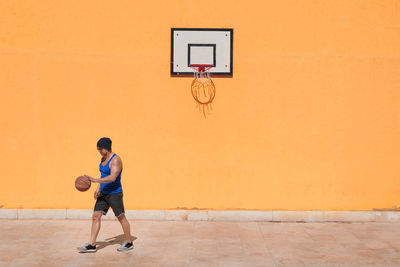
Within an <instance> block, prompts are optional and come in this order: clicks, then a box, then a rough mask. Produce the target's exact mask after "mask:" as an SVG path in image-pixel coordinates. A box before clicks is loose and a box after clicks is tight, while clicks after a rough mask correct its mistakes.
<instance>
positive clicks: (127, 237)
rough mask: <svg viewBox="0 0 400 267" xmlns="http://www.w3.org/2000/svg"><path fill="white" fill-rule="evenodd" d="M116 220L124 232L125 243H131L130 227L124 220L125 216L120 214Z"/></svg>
mask: <svg viewBox="0 0 400 267" xmlns="http://www.w3.org/2000/svg"><path fill="white" fill-rule="evenodd" d="M117 218H118V221H119V222H120V223H121V226H122V230H124V235H125V241H126V242H129V243H132V238H131V225H130V224H129V222H128V220H127V219H126V217H125V214H124V213H122V214H121V215H119V216H118V217H117Z"/></svg>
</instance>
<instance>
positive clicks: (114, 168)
mask: <svg viewBox="0 0 400 267" xmlns="http://www.w3.org/2000/svg"><path fill="white" fill-rule="evenodd" d="M121 169H122V164H121V159H120V158H117V157H115V159H114V162H113V163H112V164H111V168H110V175H108V176H106V177H103V178H101V179H100V178H99V179H96V178H93V177H90V176H88V175H86V174H85V176H86V177H88V178H89V180H90V181H91V182H93V183H100V184H106V183H110V182H114V181H115V179H117V177H118V175H119V173H120V172H121Z"/></svg>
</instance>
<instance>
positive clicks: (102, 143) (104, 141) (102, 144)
mask: <svg viewBox="0 0 400 267" xmlns="http://www.w3.org/2000/svg"><path fill="white" fill-rule="evenodd" d="M111 144H112V141H111V139H110V138H108V137H102V138H100V139H99V141H97V147H99V148H105V149H107V150H108V151H111Z"/></svg>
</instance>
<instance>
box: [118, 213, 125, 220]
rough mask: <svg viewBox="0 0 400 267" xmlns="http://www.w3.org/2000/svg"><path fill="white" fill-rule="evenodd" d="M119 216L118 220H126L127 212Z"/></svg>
mask: <svg viewBox="0 0 400 267" xmlns="http://www.w3.org/2000/svg"><path fill="white" fill-rule="evenodd" d="M117 218H118V221H124V220H126V217H125V213H121V214H120V215H118V216H117Z"/></svg>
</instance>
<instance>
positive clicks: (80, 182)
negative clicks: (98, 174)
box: [75, 176, 91, 192]
mask: <svg viewBox="0 0 400 267" xmlns="http://www.w3.org/2000/svg"><path fill="white" fill-rule="evenodd" d="M90 185H91V182H90V180H89V178H87V177H85V176H79V177H78V178H76V180H75V187H76V189H78V190H79V191H81V192H84V191H87V190H88V189H89V188H90Z"/></svg>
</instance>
